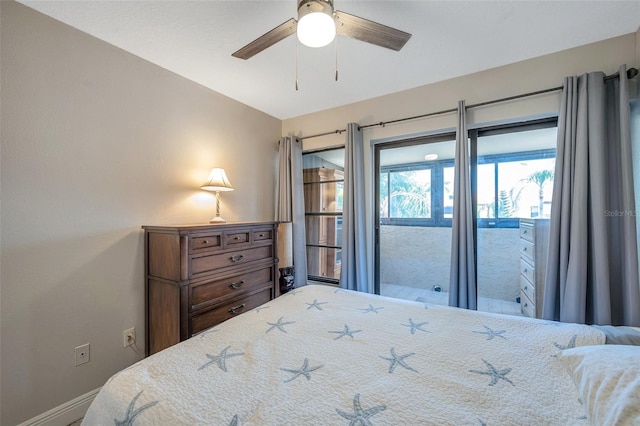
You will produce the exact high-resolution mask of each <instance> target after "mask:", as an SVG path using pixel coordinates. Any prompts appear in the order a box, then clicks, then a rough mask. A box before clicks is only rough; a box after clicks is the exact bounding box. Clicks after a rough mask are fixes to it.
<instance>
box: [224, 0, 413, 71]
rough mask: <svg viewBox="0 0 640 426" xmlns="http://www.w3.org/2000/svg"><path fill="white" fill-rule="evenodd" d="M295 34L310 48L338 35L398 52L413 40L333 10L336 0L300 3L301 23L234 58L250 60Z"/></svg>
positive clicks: (281, 27)
mask: <svg viewBox="0 0 640 426" xmlns="http://www.w3.org/2000/svg"><path fill="white" fill-rule="evenodd" d="M293 33H297V36H298V40H299V41H300V42H301V43H302V44H304V45H306V46H310V47H322V46H326V45H327V44H329V43H331V41H333V39H334V38H335V36H336V34H339V35H343V36H347V37H351V38H354V39H356V40H360V41H364V42H366V43H371V44H375V45H376V46H381V47H386V48H388V49H392V50H396V51H398V50H400V49H402V47H403V46H404V45H405V43H406V42H407V41H408V40H409V38H411V34H409V33H406V32H404V31H400V30H397V29H395V28H391V27H388V26H386V25H383V24H379V23H377V22H373V21H369V20H368V19H364V18H360V17H358V16H355V15H351V14H348V13H345V12H341V11H339V10H334V9H333V0H298V20H296V19H294V18H291V19H289V20H288V21H286V22H284V23H282V24H280V25H278V26H277V27H275V28H274V29H272V30H271V31H269V32H268V33H266V34H264V35H262V36H260V37H258V38H257V39H255V40H254V41H252V42H251V43H249V44H247V45H246V46H244V47H243V48H241V49H239V50H237V51H236V52H234V53H232V55H231V56H235V57H236V58H240V59H249V58H251V57H252V56H254V55H256V54H258V53H260V52H262V51H263V50H265V49H267V48H268V47H270V46H273V45H274V44H276V43H277V42H279V41H280V40H283V39H285V38H287V37H289V36H290V35H291V34H293Z"/></svg>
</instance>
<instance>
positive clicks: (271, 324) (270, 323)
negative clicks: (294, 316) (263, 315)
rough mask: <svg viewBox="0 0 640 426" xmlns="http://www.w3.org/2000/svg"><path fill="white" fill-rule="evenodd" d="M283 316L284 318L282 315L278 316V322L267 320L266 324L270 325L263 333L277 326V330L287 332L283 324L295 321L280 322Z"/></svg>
mask: <svg viewBox="0 0 640 426" xmlns="http://www.w3.org/2000/svg"><path fill="white" fill-rule="evenodd" d="M283 318H284V317H280V318H279V319H278V322H275V323H273V322H268V321H267V324H269V325H270V326H271V327H269V329H268V330H267V331H265V334H266V333H268V332H270V331H271V330H273V329H274V328H277V329H278V330H280V331H282V332H283V333H286V332H287V330H285V329H284V328H283V327H284V326H285V325H288V324H293V323H295V321H287V322H282V319H283Z"/></svg>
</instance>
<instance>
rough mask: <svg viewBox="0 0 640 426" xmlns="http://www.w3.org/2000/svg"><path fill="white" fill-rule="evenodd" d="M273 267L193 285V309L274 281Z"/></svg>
mask: <svg viewBox="0 0 640 426" xmlns="http://www.w3.org/2000/svg"><path fill="white" fill-rule="evenodd" d="M273 279H274V277H273V267H266V268H263V269H260V270H257V271H253V272H247V273H246V274H239V275H234V276H233V277H230V278H227V279H224V280H219V281H213V282H210V283H205V284H200V285H196V286H193V287H192V289H191V310H192V311H196V310H199V309H202V308H205V307H207V306H209V305H212V304H214V303H216V300H217V299H219V298H221V297H227V296H229V295H231V294H237V295H240V294H242V293H246V292H248V291H251V290H252V289H253V288H255V287H256V286H259V285H265V284H269V285H271V284H272V283H273Z"/></svg>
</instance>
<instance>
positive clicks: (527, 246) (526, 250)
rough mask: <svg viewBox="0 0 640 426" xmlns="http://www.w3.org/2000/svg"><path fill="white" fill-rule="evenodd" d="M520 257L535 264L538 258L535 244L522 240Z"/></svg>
mask: <svg viewBox="0 0 640 426" xmlns="http://www.w3.org/2000/svg"><path fill="white" fill-rule="evenodd" d="M520 255H522V256H523V257H525V258H527V259H529V260H530V261H531V262H532V263H534V262H535V261H536V258H535V251H534V245H533V243H532V242H529V241H526V240H520Z"/></svg>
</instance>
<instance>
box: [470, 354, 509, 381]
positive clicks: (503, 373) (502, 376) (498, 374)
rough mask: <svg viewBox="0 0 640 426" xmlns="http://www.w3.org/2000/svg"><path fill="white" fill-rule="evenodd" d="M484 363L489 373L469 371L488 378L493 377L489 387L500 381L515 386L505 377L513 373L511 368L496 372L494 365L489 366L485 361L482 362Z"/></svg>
mask: <svg viewBox="0 0 640 426" xmlns="http://www.w3.org/2000/svg"><path fill="white" fill-rule="evenodd" d="M482 362H484V364H485V365H486V366H487V368H488V370H487V371H480V370H469V371H470V372H471V373H476V374H485V375H487V376H491V383H489V386H493V385H495V384H496V383H498V380H500V379H502V380H504V381H505V382H508V383H511V386H515V385H514V384H513V382H512V381H511V380H509V379H507V378H506V377H505V376H506V375H507V374H509V373H511V369H510V368H505V369H504V370H496V368H495V367H494V366H493V365H491V364H489V363H488V362H487V361H485V360H484V359H483V360H482Z"/></svg>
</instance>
